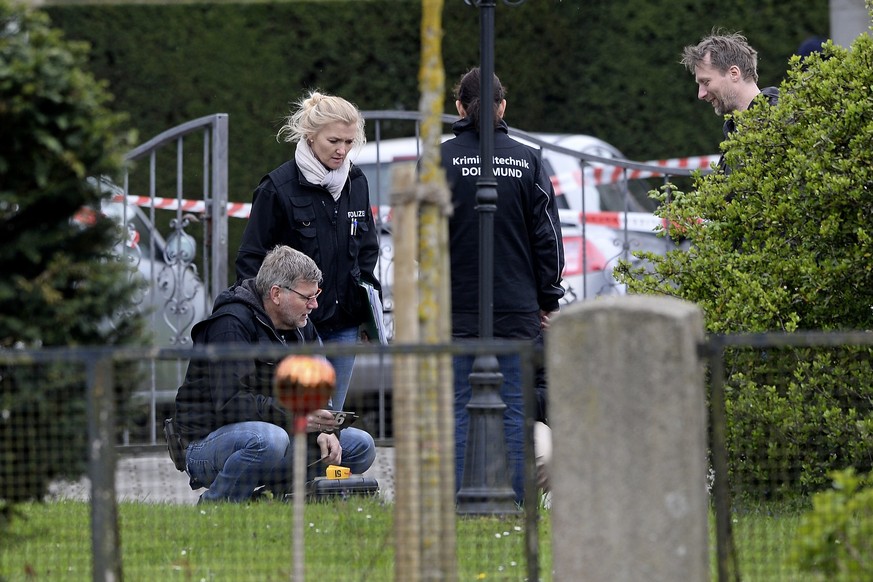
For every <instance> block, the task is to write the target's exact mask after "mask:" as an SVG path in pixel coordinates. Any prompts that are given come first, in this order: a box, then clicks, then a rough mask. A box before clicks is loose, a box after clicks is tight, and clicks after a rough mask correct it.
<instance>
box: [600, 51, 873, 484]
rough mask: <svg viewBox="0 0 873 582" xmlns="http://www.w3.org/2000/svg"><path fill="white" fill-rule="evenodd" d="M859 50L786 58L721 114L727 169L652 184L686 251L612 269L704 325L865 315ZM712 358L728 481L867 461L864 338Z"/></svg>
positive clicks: (846, 319)
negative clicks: (726, 117)
mask: <svg viewBox="0 0 873 582" xmlns="http://www.w3.org/2000/svg"><path fill="white" fill-rule="evenodd" d="M871 61H873V38H871V37H870V36H869V35H862V36H861V37H859V38H858V39H857V40H856V41H855V43H854V44H853V46H852V48H851V50H847V49H843V48H840V47H836V46H833V45H831V44H829V45H827V46H826V48H825V49H824V51H823V54H815V55H813V56H811V57H809V58H808V59H807V60H806V61H805V62H804V63H803V64H801V63H800V61H799V59H798V58H796V57H795V58H794V59H793V60H792V63H791V64H792V67H791V70H790V71H789V74H788V78H787V79H786V80H785V81H784V82H783V83H782V85H781V87H780V94H781V97H780V101H779V104H778V105H776V106H773V107H756V108H752V109H750V110H748V111H745V112H742V113H739V114H737V115H736V116H735V118H736V121H737V124H738V131H737V132H736V133H735V134H733V135H732V136H731V137H730V138H729V139H728V140H726V142H725V143H723V144H722V148H723V150H724V152H725V156H726V158H727V161H728V164H730V165H731V166H732V167H733V168H734V171H733V172H732V173H731V174H729V175H724V174H711V175H709V176H706V177H703V178H700V177H698V179H697V180H696V181H695V186H696V188H697V189H696V190H695V191H690V192H678V191H674V190H673V189H672V188H671V187H670V186H666V187H664V188H663V189H662V191H661V192H654V193H653V196H655V197H657V198H659V199H660V200H661V201H662V203H663V204H662V206H661V208H660V210H659V211H658V213H659V215H660V216H662V217H664V218H665V219H667V221H668V222H667V224H669V232H665V233H664V234H665V235H669V236H674V237H686V238H688V239H689V240H690V242H691V246H690V250H688V251H687V252H685V251H680V250H676V251H671V252H669V253H667V255H666V256H657V255H653V254H647V253H640V256H642V257H643V258H645V259H647V267H646V268H633V267H632V266H631V265H630V264H628V263H624V264H622V265H621V266H620V268H619V269H618V271H617V276H618V278H619V280H620V281H622V282H624V283H626V284H627V285H628V289H629V290H630V291H631V292H638V293H662V294H668V295H673V296H677V297H680V298H682V299H686V300H688V301H692V302H694V303H696V304H698V305H699V306H700V307H701V308H702V309H703V311H704V314H705V321H706V327H707V330H708V331H709V332H712V333H735V332H766V331H787V332H794V331H799V330H847V329H862V330H870V329H873V308H871V306H873V261H871V257H873V240H871V232H870V216H871V215H873V192H871V183H873V98H871V93H870V87H871V86H873V67H871V66H870V63H871ZM726 357H727V360H726V369H727V371H728V378H727V381H728V385H727V387H726V398H727V402H726V407H727V410H728V415H729V416H728V427H727V438H728V451H729V455H730V461H731V462H730V465H731V469H732V472H733V475H732V476H733V477H734V478H735V480H736V479H738V478H740V477H744V478H746V479H751V480H753V481H757V482H761V481H764V482H767V483H770V484H769V485H767V486H766V487H765V490H766V493H767V494H774V493H780V494H782V493H788V492H804V491H807V490H812V489H816V488H819V487H821V486H822V485H824V484H826V482H827V478H826V475H827V473H828V472H829V471H831V470H833V469H837V468H841V467H845V466H847V465H854V466H856V467H858V468H869V467H870V464H871V458H873V444H871V439H870V431H871V427H873V416H871V402H873V371H871V369H870V358H871V350H870V349H869V348H857V349H843V350H836V351H826V350H815V351H813V350H808V349H807V350H799V349H792V350H784V351H783V350H780V351H769V350H768V351H767V352H760V351H758V352H756V353H754V354H751V353H749V352H748V351H745V352H740V351H729V352H728V353H727V354H726ZM777 461H778V464H776V463H777ZM774 471H776V473H775V474H774ZM774 482H776V483H777V484H776V485H774V484H773V483H774Z"/></svg>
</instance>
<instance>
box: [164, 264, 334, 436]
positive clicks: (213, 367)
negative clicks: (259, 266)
mask: <svg viewBox="0 0 873 582" xmlns="http://www.w3.org/2000/svg"><path fill="white" fill-rule="evenodd" d="M191 337H192V339H193V340H194V345H207V344H208V345H214V344H221V343H224V344H233V343H235V344H244V343H245V344H269V345H272V344H281V345H284V344H285V343H286V342H297V343H304V342H305V343H319V344H320V343H321V340H320V339H319V337H318V333H317V332H316V330H315V326H313V324H312V322H311V321H309V322H307V324H306V326H305V327H303V328H300V329H296V330H292V331H284V332H281V333H280V332H278V331H277V330H276V329H275V328H274V327H273V324H272V322H271V321H270V318H269V317H268V316H267V313H266V312H265V311H264V307H263V301H262V300H261V298H260V296H259V295H258V293H257V291H256V290H255V281H254V279H247V280H245V281H243V282H242V283H238V284H236V285H234V286H232V287H231V288H229V289H227V290H225V291H223V292H222V293H221V294H220V295H219V296H218V298H217V299H216V300H215V306H214V309H213V313H212V315H211V316H210V317H209V318H207V319H205V320H203V321H201V322H200V323H198V324H197V325H195V326H194V328H193V329H192V330H191ZM275 369H276V362H274V361H271V360H261V359H258V360H254V361H253V360H233V359H228V358H224V359H222V360H219V361H206V360H192V361H191V363H190V364H189V365H188V372H187V374H186V375H185V382H184V383H183V384H182V386H180V387H179V391H178V392H177V393H176V415H175V419H176V423H177V425H178V429H179V433H180V434H181V435H182V438H183V439H184V440H185V441H186V442H192V441H196V440H199V439H201V438H203V437H205V436H206V435H208V434H209V433H211V432H212V431H214V430H215V429H217V428H219V427H222V426H224V425H226V424H231V423H234V422H243V421H249V420H261V421H265V422H271V423H273V424H276V425H279V426H282V427H287V426H289V425H288V422H289V420H290V417H289V415H288V412H287V411H286V410H285V409H284V408H283V407H282V406H281V405H280V404H279V403H278V402H277V401H275V400H274V399H273V395H272V390H273V376H274V373H275Z"/></svg>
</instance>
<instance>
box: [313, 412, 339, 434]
mask: <svg viewBox="0 0 873 582" xmlns="http://www.w3.org/2000/svg"><path fill="white" fill-rule="evenodd" d="M335 428H336V419H335V418H334V417H333V413H332V412H331V411H330V410H324V409H320V410H315V411H313V412H310V413H309V414H308V415H306V432H324V431H328V432H331V431H333V430H334V429H335Z"/></svg>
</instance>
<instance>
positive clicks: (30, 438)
mask: <svg viewBox="0 0 873 582" xmlns="http://www.w3.org/2000/svg"><path fill="white" fill-rule="evenodd" d="M86 62H87V50H86V47H85V46H84V45H83V44H81V43H71V42H67V41H65V40H64V39H63V37H62V35H61V33H60V32H58V31H56V30H53V29H52V28H51V27H50V26H49V22H48V19H47V17H46V16H45V15H44V14H42V13H39V12H35V11H29V10H27V9H24V8H20V7H19V8H16V7H12V6H11V5H10V4H9V3H8V2H6V1H5V0H0V127H2V128H3V139H2V140H0V272H2V273H3V277H2V278H0V348H6V349H9V348H29V347H39V346H78V345H89V346H103V345H110V344H122V343H132V342H139V341H141V338H142V329H143V322H142V319H141V318H140V317H138V316H131V315H130V314H129V313H130V309H129V308H130V305H131V301H132V297H133V296H134V294H135V293H136V291H137V288H138V286H139V283H138V282H137V280H136V279H135V278H133V277H131V269H130V268H129V267H128V266H127V265H126V264H125V263H123V262H122V261H120V260H118V258H117V257H115V256H114V254H113V246H114V244H115V242H116V241H117V240H119V238H120V234H119V231H118V228H117V227H116V225H115V224H114V223H113V222H112V221H111V220H110V219H108V218H106V217H104V216H103V215H102V214H100V212H99V211H100V203H101V198H102V196H101V194H100V193H99V192H98V191H96V190H95V189H94V188H93V187H91V186H89V185H88V183H87V181H86V178H87V177H88V176H95V175H100V174H108V175H113V174H115V173H117V171H118V169H119V167H120V163H121V161H122V157H121V153H122V152H123V151H124V148H125V147H126V145H127V144H129V143H130V136H126V135H124V134H122V133H120V132H118V127H119V124H120V123H121V122H122V120H123V118H122V116H120V115H119V114H116V113H113V112H112V111H110V109H109V108H108V103H109V101H110V95H109V94H108V93H107V91H106V88H105V86H104V84H102V83H100V82H98V81H97V80H95V79H94V77H93V76H92V75H90V74H88V73H85V72H83V70H82V67H83V65H84V64H85V63H86ZM83 210H85V211H90V212H86V213H85V216H88V217H89V219H88V220H81V219H80V220H77V219H76V216H77V215H78V214H79V213H80V212H81V211H83ZM120 313H121V314H125V315H124V316H119V315H117V314H120ZM118 384H119V385H120V386H126V384H125V383H123V382H119V383H118ZM84 387H85V382H84V374H83V371H82V370H74V369H71V366H68V365H60V364H58V365H45V366H41V367H34V368H29V369H25V367H23V366H19V367H3V368H2V369H0V503H2V502H3V501H4V500H5V501H6V502H14V501H19V500H23V499H31V498H37V499H39V498H42V496H43V494H44V492H45V489H46V486H47V484H48V482H49V480H51V479H52V478H54V477H57V476H62V475H73V476H77V475H79V474H81V468H82V466H83V461H84V459H85V447H84V442H85V434H86V430H85V388H84Z"/></svg>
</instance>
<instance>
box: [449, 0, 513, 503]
mask: <svg viewBox="0 0 873 582" xmlns="http://www.w3.org/2000/svg"><path fill="white" fill-rule="evenodd" d="M464 2H465V3H466V4H468V5H473V6H478V7H479V13H480V25H481V28H480V33H479V41H480V60H481V62H480V65H479V72H480V79H481V87H480V91H479V95H480V107H479V114H480V115H479V158H480V159H479V164H480V169H481V171H480V174H479V179H478V180H477V182H476V204H477V206H476V209H477V211H478V213H479V337H480V338H482V339H488V340H490V339H492V338H493V337H494V313H493V309H494V213H495V212H496V211H497V179H496V178H495V177H494V169H493V161H494V106H493V105H494V8H495V4H496V1H495V0H464ZM524 2H525V0H503V3H504V4H506V5H510V6H518V5H520V4H523V3H524ZM502 382H503V375H502V374H501V373H500V366H499V364H498V361H497V357H496V356H494V355H477V356H476V358H475V359H474V361H473V371H472V373H471V374H470V385H471V387H472V392H473V395H472V397H471V398H470V402H469V403H468V404H467V411H468V413H469V416H470V424H469V428H468V430H467V447H466V452H465V455H464V473H463V477H462V479H461V488H460V490H459V491H458V496H457V512H458V513H460V514H478V515H482V514H515V513H519V512H520V510H519V508H518V506H517V505H516V503H515V493H514V492H513V490H512V487H511V485H510V480H509V471H508V468H509V464H508V463H507V457H506V441H505V438H504V431H503V411H504V410H505V408H506V405H505V404H504V403H503V400H502V399H501V397H500V393H499V389H500V384H501V383H502Z"/></svg>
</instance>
